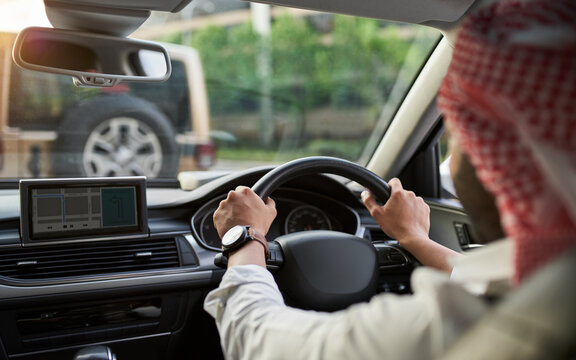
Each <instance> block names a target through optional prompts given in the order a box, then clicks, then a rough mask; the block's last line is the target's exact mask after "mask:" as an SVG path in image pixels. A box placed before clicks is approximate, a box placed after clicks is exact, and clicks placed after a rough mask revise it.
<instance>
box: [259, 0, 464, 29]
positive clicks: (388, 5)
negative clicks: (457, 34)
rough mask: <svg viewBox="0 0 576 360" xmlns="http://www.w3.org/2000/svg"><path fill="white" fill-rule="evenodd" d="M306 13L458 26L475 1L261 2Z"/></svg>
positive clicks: (279, 0) (347, 0)
mask: <svg viewBox="0 0 576 360" xmlns="http://www.w3.org/2000/svg"><path fill="white" fill-rule="evenodd" d="M253 2H259V3H263V4H270V5H280V6H287V7H294V8H300V9H306V10H315V11H323V12H331V13H337V14H346V15H354V16H362V17H369V18H376V19H382V20H390V21H399V22H405V23H411V24H423V25H428V24H434V23H438V22H439V23H448V24H450V23H454V22H456V21H457V20H458V19H460V17H462V15H464V14H465V13H466V11H468V9H469V8H470V7H471V6H472V4H473V3H474V2H475V0H357V1H350V0H273V1H266V0H257V1H253Z"/></svg>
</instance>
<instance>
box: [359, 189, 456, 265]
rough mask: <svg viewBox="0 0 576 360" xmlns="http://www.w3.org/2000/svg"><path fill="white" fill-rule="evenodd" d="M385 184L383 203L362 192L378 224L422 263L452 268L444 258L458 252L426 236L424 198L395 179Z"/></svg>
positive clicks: (427, 216) (427, 209)
mask: <svg viewBox="0 0 576 360" xmlns="http://www.w3.org/2000/svg"><path fill="white" fill-rule="evenodd" d="M388 184H389V185H390V190H391V193H390V199H388V201H387V202H386V204H384V206H380V205H378V203H377V202H376V200H375V199H374V197H372V194H370V193H369V192H368V191H364V192H363V193H362V201H364V205H365V206H366V208H367V209H368V210H369V211H370V214H371V215H372V216H373V217H374V219H376V221H377V222H378V225H380V227H381V228H382V230H383V231H384V232H385V233H386V234H388V235H389V236H391V237H392V238H394V239H396V240H398V242H399V243H400V245H402V247H404V248H405V249H406V250H408V251H409V252H410V253H412V255H414V256H416V258H417V259H418V260H420V262H421V263H422V264H424V265H426V266H430V267H433V268H436V269H438V270H442V271H446V272H450V271H452V265H450V263H449V262H448V258H449V257H451V256H458V255H459V254H458V253H457V252H455V251H453V250H451V249H448V248H447V247H444V246H442V245H440V244H438V243H437V242H435V241H432V240H431V239H430V238H429V237H428V232H429V231H430V208H429V207H428V205H427V204H426V203H425V202H424V199H422V198H421V197H417V196H416V194H414V193H413V192H412V191H406V190H404V189H403V188H402V183H400V180H398V179H396V178H394V179H392V180H390V182H389V183H388Z"/></svg>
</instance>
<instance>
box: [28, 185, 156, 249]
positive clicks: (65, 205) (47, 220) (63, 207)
mask: <svg viewBox="0 0 576 360" xmlns="http://www.w3.org/2000/svg"><path fill="white" fill-rule="evenodd" d="M137 180H139V179H137ZM99 182H100V183H99V184H98V185H96V184H90V183H89V182H86V181H85V180H78V181H77V182H65V183H62V184H54V183H52V184H50V185H44V184H41V185H39V184H38V183H36V184H28V183H27V182H26V183H24V186H23V187H22V185H21V191H25V192H26V193H27V194H26V196H25V197H26V199H25V201H24V199H23V201H22V202H21V204H22V205H23V207H22V209H23V210H24V213H23V214H22V215H21V220H25V221H24V223H26V224H23V225H25V226H24V227H23V228H22V229H23V231H22V233H23V238H24V241H25V242H26V241H27V240H47V239H62V238H64V239H65V238H69V237H78V236H84V235H90V236H92V237H95V236H101V235H103V236H110V235H115V234H126V233H142V232H143V225H144V220H143V219H144V218H145V217H144V216H143V215H145V214H142V213H145V208H143V206H142V203H143V200H144V199H143V197H144V196H145V195H143V189H142V188H143V186H142V184H143V182H142V184H141V183H139V182H138V181H135V182H133V183H126V184H123V183H121V182H118V180H116V181H115V182H114V183H113V184H112V183H110V184H106V181H102V180H101V179H100V180H99ZM102 182H104V184H102ZM21 184H22V182H21ZM24 235H26V236H24Z"/></svg>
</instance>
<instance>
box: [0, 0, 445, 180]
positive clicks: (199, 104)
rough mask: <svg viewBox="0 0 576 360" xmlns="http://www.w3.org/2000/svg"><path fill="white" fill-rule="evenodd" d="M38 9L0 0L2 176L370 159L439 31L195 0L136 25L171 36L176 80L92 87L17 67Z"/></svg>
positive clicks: (165, 38) (143, 31) (152, 172)
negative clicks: (18, 45)
mask: <svg viewBox="0 0 576 360" xmlns="http://www.w3.org/2000/svg"><path fill="white" fill-rule="evenodd" d="M24 4H28V5H27V6H26V7H24V6H23V5H24ZM38 12H40V14H41V13H42V12H43V6H42V3H41V2H39V1H33V0H0V17H2V18H3V17H6V16H8V17H10V21H8V20H6V21H4V20H3V21H1V22H0V24H6V26H5V28H0V60H1V61H2V63H0V80H1V82H0V83H1V85H2V88H1V89H0V94H1V96H0V125H1V132H2V133H1V138H0V141H1V143H0V148H1V154H2V163H1V169H0V176H1V177H2V178H26V177H62V176H66V177H71V176H80V177H84V176H127V175H146V176H148V177H150V178H176V176H177V175H178V173H181V172H188V171H203V172H207V171H208V172H209V171H221V170H224V171H230V170H238V169H244V168H248V167H253V166H256V165H268V164H279V163H283V162H285V161H288V160H291V159H295V158H299V157H303V156H311V155H327V156H336V157H341V158H345V159H348V160H352V161H356V162H359V163H361V164H365V163H366V162H367V161H368V159H369V157H370V155H371V154H372V152H373V150H374V149H375V147H376V146H377V144H378V141H379V139H380V138H381V137H382V135H383V133H384V132H385V130H386V128H387V124H388V122H389V121H390V119H391V117H392V116H393V114H394V112H395V111H396V109H397V108H398V106H399V104H400V102H401V101H402V99H403V97H404V95H405V93H406V92H407V90H408V88H409V87H410V85H411V84H412V82H413V80H414V78H415V76H416V75H417V73H418V71H419V70H420V68H421V67H422V65H423V63H424V62H425V61H426V59H427V57H428V54H429V53H430V51H431V49H432V48H433V47H434V45H435V44H436V43H437V41H438V38H439V33H438V32H437V31H435V30H433V29H429V28H425V27H419V26H411V25H405V24H397V23H387V22H382V21H377V20H373V19H363V18H356V17H349V16H342V15H332V14H323V13H318V12H312V11H304V10H295V9H287V8H281V7H276V6H272V7H271V6H268V5H259V4H250V3H244V2H238V1H233V0H217V1H216V0H200V1H193V2H192V3H191V4H190V5H189V6H188V7H187V8H186V9H184V10H183V11H182V12H180V13H177V14H165V13H158V14H153V15H152V17H151V18H150V19H149V20H148V21H147V22H146V23H145V24H144V26H143V27H142V28H140V29H139V30H137V31H136V32H135V33H134V34H133V35H132V36H133V37H134V38H139V39H145V40H153V41H159V42H162V43H163V44H164V45H165V46H166V48H167V50H168V52H169V53H170V56H171V61H172V76H171V77H170V79H169V80H167V81H166V82H163V83H121V84H119V85H117V86H115V87H113V88H102V89H94V88H79V87H76V86H74V85H73V83H72V80H71V79H70V78H69V77H64V76H59V75H52V74H45V73H39V72H33V71H29V70H23V69H20V68H18V67H17V66H16V65H14V64H13V62H12V61H11V46H12V43H13V41H14V38H15V35H16V31H17V28H18V23H16V24H14V17H15V16H16V17H17V18H20V19H21V20H22V21H21V24H20V26H21V27H22V26H24V25H40V26H46V21H45V19H44V20H42V16H41V15H38ZM10 13H12V14H15V15H11V14H10ZM8 25H10V26H8Z"/></svg>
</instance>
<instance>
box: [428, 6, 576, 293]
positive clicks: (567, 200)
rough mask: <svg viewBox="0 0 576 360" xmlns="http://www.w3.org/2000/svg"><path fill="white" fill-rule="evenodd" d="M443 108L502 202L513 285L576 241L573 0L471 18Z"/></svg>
mask: <svg viewBox="0 0 576 360" xmlns="http://www.w3.org/2000/svg"><path fill="white" fill-rule="evenodd" d="M438 103H439V106H440V108H441V109H442V111H443V112H444V114H445V121H446V125H447V126H448V127H449V128H450V129H451V130H452V133H453V136H455V138H456V141H457V142H458V143H459V145H460V147H461V148H462V150H463V151H464V152H465V153H466V154H467V155H468V157H469V160H470V162H471V163H472V164H473V165H474V167H475V168H476V171H477V174H478V177H479V179H480V180H481V181H482V183H483V184H484V185H485V187H486V188H487V190H488V191H490V192H491V193H492V194H494V196H495V198H496V203H497V206H498V209H499V212H500V215H501V220H502V225H503V227H504V230H505V232H506V234H507V235H508V236H509V237H511V238H512V239H513V240H514V243H515V255H514V256H515V272H516V273H515V280H516V281H517V282H520V281H522V280H523V279H524V278H525V276H527V275H528V274H530V273H531V272H532V271H533V270H535V269H537V268H538V267H540V266H541V265H543V264H544V263H546V262H547V261H548V260H550V259H552V258H554V257H555V256H557V255H559V254H560V253H561V252H563V251H565V250H566V249H568V248H569V247H572V246H574V245H576V1H574V0H536V1H531V2H526V3H521V2H505V3H497V4H495V5H492V6H490V7H486V8H483V9H481V10H479V11H478V12H477V13H475V14H474V15H472V16H471V17H470V18H469V19H468V20H467V21H466V22H465V23H464V25H463V27H462V29H461V32H460V34H459V36H458V40H457V42H456V44H455V48H454V56H453V59H452V63H451V64H450V68H449V70H448V74H447V75H446V78H445V80H444V83H443V84H442V87H441V89H440V96H439V100H438Z"/></svg>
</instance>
